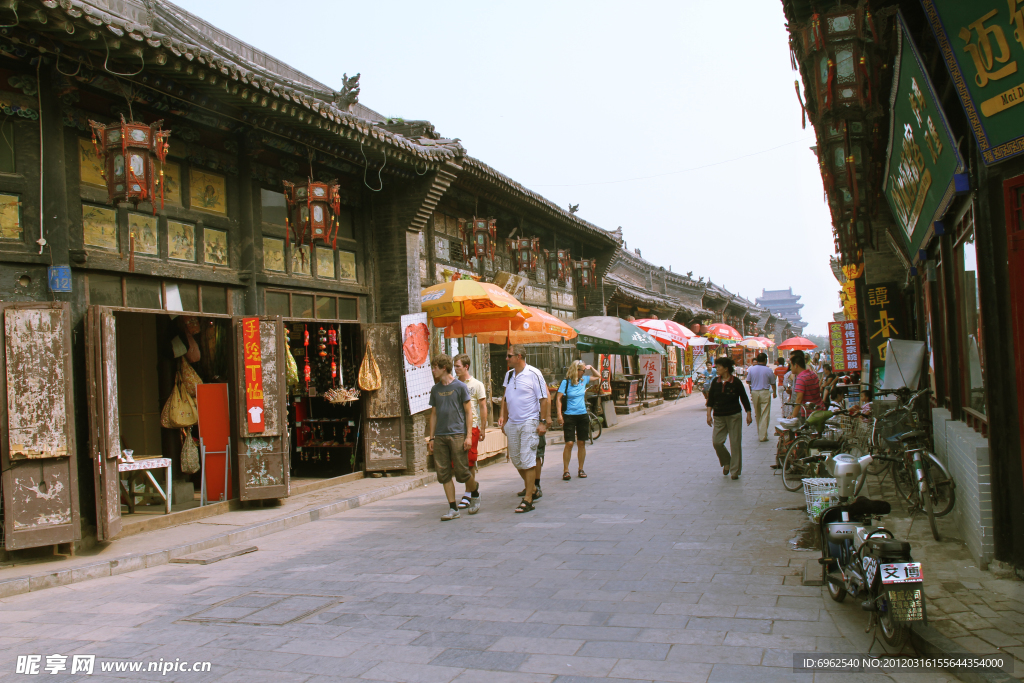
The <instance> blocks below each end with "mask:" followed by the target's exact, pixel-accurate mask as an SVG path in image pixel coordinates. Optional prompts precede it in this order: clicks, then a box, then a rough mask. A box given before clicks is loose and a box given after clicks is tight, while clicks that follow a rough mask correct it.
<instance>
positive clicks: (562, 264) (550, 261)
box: [544, 249, 572, 285]
mask: <svg viewBox="0 0 1024 683" xmlns="http://www.w3.org/2000/svg"><path fill="white" fill-rule="evenodd" d="M544 260H545V261H547V267H548V278H549V279H557V280H558V282H560V283H561V284H563V285H564V284H565V281H566V278H568V277H569V273H570V272H571V270H572V264H571V261H570V260H569V250H568V249H555V250H554V251H548V250H547V249H545V250H544Z"/></svg>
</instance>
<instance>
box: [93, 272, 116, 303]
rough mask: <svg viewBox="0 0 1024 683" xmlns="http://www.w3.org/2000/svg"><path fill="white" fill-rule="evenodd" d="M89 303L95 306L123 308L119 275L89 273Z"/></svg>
mask: <svg viewBox="0 0 1024 683" xmlns="http://www.w3.org/2000/svg"><path fill="white" fill-rule="evenodd" d="M88 279H89V303H90V304H93V305H97V306H123V305H124V292H122V290H121V277H120V276H119V275H103V274H100V273H90V274H89V276H88Z"/></svg>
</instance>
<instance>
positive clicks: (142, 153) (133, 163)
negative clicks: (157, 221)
mask: <svg viewBox="0 0 1024 683" xmlns="http://www.w3.org/2000/svg"><path fill="white" fill-rule="evenodd" d="M162 124H163V121H157V122H156V123H154V124H153V125H151V126H148V125H146V124H145V123H140V122H138V121H130V122H125V120H124V117H123V116H122V117H121V123H112V124H110V125H104V124H102V123H96V122H95V121H89V125H90V126H91V127H92V144H93V147H94V148H95V149H96V156H98V157H99V158H100V159H101V160H102V165H103V177H104V179H105V180H106V181H107V195H108V196H109V198H110V203H111V204H114V205H116V204H117V203H118V202H125V201H128V202H131V203H132V205H133V206H135V207H136V208H138V205H139V202H142V201H149V202H150V203H152V205H153V213H154V214H155V213H156V201H155V200H156V191H155V188H156V179H157V173H156V161H159V162H160V173H159V177H160V178H161V181H162V179H163V175H164V170H163V163H164V161H166V160H167V151H168V149H170V145H168V144H167V138H168V137H170V135H171V131H169V130H163V129H162V128H161V125H162ZM160 208H163V182H161V183H160Z"/></svg>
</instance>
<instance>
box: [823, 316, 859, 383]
mask: <svg viewBox="0 0 1024 683" xmlns="http://www.w3.org/2000/svg"><path fill="white" fill-rule="evenodd" d="M828 345H829V351H831V354H832V370H833V371H835V372H836V373H837V374H838V373H840V372H857V371H859V370H860V334H859V333H858V332H857V321H856V320H844V321H842V322H837V323H829V324H828Z"/></svg>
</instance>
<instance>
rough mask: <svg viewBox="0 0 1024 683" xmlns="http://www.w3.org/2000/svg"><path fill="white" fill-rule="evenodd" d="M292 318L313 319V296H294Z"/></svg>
mask: <svg viewBox="0 0 1024 683" xmlns="http://www.w3.org/2000/svg"><path fill="white" fill-rule="evenodd" d="M292 317H294V318H312V317H313V296H312V295H311V294H292Z"/></svg>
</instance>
